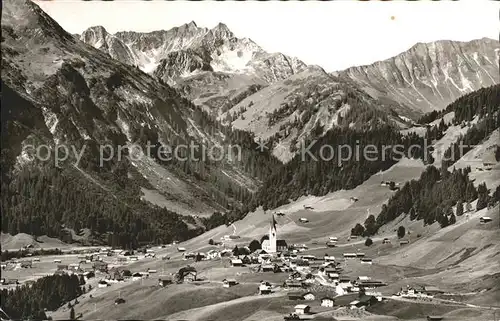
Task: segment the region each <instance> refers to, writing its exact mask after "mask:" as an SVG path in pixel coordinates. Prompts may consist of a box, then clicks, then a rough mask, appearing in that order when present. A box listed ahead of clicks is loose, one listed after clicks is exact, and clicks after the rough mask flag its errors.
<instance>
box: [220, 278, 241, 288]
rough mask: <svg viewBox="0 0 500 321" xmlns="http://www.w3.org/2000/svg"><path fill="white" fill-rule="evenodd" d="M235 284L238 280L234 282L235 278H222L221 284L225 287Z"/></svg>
mask: <svg viewBox="0 0 500 321" xmlns="http://www.w3.org/2000/svg"><path fill="white" fill-rule="evenodd" d="M236 284H238V282H236V280H235V279H224V280H222V286H223V287H225V288H229V287H232V286H235V285H236Z"/></svg>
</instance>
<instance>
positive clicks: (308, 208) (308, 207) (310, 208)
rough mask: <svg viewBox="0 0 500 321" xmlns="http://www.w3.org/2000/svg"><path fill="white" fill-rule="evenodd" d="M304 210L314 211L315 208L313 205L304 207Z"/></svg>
mask: <svg viewBox="0 0 500 321" xmlns="http://www.w3.org/2000/svg"><path fill="white" fill-rule="evenodd" d="M304 209H306V210H312V209H313V207H312V206H311V205H304Z"/></svg>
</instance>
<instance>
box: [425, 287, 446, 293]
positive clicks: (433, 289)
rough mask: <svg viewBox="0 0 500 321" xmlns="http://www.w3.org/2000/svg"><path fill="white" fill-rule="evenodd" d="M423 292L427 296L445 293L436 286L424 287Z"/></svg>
mask: <svg viewBox="0 0 500 321" xmlns="http://www.w3.org/2000/svg"><path fill="white" fill-rule="evenodd" d="M423 292H424V293H425V294H427V295H436V294H441V293H444V291H441V290H440V289H438V288H437V287H435V286H424V288H423Z"/></svg>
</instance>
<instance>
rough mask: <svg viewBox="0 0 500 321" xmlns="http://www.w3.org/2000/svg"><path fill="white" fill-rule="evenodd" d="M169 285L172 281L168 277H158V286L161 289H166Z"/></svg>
mask: <svg viewBox="0 0 500 321" xmlns="http://www.w3.org/2000/svg"><path fill="white" fill-rule="evenodd" d="M170 284H172V279H171V278H169V277H160V278H159V279H158V285H159V286H161V287H166V286H168V285H170Z"/></svg>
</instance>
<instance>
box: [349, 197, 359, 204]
mask: <svg viewBox="0 0 500 321" xmlns="http://www.w3.org/2000/svg"><path fill="white" fill-rule="evenodd" d="M350 200H351V202H353V203H354V202H357V201H359V199H358V198H357V197H354V196H352V197H351V198H350Z"/></svg>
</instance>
